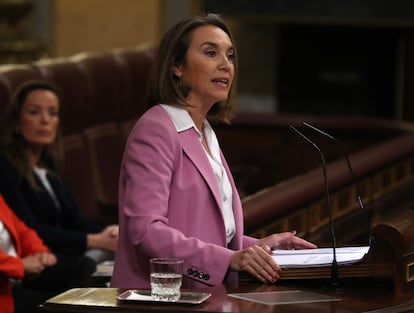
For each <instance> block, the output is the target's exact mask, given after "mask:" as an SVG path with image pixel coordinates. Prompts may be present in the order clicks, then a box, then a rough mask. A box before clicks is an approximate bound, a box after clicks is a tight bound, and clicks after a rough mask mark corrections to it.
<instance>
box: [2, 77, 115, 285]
mask: <svg viewBox="0 0 414 313" xmlns="http://www.w3.org/2000/svg"><path fill="white" fill-rule="evenodd" d="M60 112H61V98H60V93H59V90H58V89H57V88H56V87H55V86H53V85H51V84H48V83H46V82H41V81H31V82H27V83H26V84H23V85H22V86H21V87H20V88H19V89H18V90H17V91H16V94H15V96H14V98H13V99H12V102H11V103H10V105H9V107H8V110H7V112H6V114H5V116H4V118H3V120H2V122H1V123H0V173H1V174H2V175H1V180H0V193H2V194H3V196H4V198H5V200H6V201H7V203H8V204H9V206H10V207H11V209H12V210H13V211H14V212H15V213H16V215H17V216H18V217H20V218H21V219H22V220H23V221H24V222H25V223H26V224H27V225H28V226H29V227H31V228H33V229H34V230H36V231H37V233H38V234H39V236H40V237H41V238H42V239H43V241H44V242H45V244H46V245H47V246H48V247H50V248H51V249H52V251H53V252H54V253H55V254H56V256H57V258H58V260H59V263H61V264H62V267H61V270H62V272H61V273H54V276H53V277H46V276H45V275H42V277H40V278H39V279H34V280H30V281H28V282H26V285H27V286H32V287H36V288H39V287H41V288H42V287H43V288H51V287H53V285H51V282H55V283H56V285H58V284H59V275H61V276H67V275H75V277H76V278H77V279H78V282H77V284H78V285H79V286H82V285H83V286H86V285H88V284H89V283H90V275H91V274H92V273H93V272H94V271H95V269H96V262H101V261H102V260H103V259H102V258H101V259H96V260H92V259H91V257H90V256H91V254H85V252H89V251H90V250H99V251H103V252H106V253H108V254H110V258H112V257H113V252H114V251H115V250H116V247H117V243H118V225H110V226H107V227H103V226H99V225H96V224H95V223H94V222H93V221H91V220H89V219H88V218H87V217H86V216H85V215H84V214H83V213H82V211H81V210H80V208H79V207H78V206H77V204H76V202H75V200H74V198H73V197H72V196H71V194H70V192H69V190H68V188H67V187H66V186H65V184H64V182H63V181H62V179H61V178H60V176H59V175H58V173H57V172H56V170H55V167H54V165H53V156H55V155H56V154H54V153H55V151H56V150H57V144H58V141H59V140H58V138H57V137H58V134H59V118H60ZM64 264H66V267H67V269H65V268H64V266H63V265H64ZM72 269H73V270H74V273H73V274H71V273H72V272H71V271H72ZM82 275H84V277H83V278H82ZM57 287H59V288H64V286H57Z"/></svg>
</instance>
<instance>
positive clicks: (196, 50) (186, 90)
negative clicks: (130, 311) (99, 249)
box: [111, 14, 316, 289]
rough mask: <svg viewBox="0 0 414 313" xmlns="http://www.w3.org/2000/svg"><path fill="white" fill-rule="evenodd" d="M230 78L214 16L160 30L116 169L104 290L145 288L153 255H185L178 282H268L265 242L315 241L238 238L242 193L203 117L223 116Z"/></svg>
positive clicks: (233, 68)
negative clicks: (112, 243) (112, 238)
mask: <svg viewBox="0 0 414 313" xmlns="http://www.w3.org/2000/svg"><path fill="white" fill-rule="evenodd" d="M236 75H237V53H236V49H235V45H234V42H233V39H232V35H231V34H230V32H229V29H228V28H227V26H226V25H225V24H224V22H223V21H222V20H221V18H220V17H219V16H218V15H214V14H209V15H206V16H202V17H195V18H189V19H186V20H183V21H181V22H179V23H178V24H177V25H175V26H174V27H173V28H171V29H170V30H169V31H168V32H167V33H166V34H165V35H164V37H163V39H162V41H161V44H160V46H159V50H158V56H157V60H156V62H155V65H154V68H153V74H152V77H151V80H150V85H149V94H148V99H147V100H148V105H149V106H150V108H149V109H148V110H147V111H146V113H144V114H143V116H141V118H140V119H139V120H138V122H137V123H136V125H135V126H134V128H133V129H132V131H131V133H130V135H129V138H128V142H127V145H126V148H125V152H124V157H123V162H122V165H121V173H120V181H119V229H120V234H119V236H120V237H119V242H118V249H117V252H116V257H115V266H114V273H113V276H112V281H111V286H112V287H120V288H148V287H149V286H150V283H149V277H150V275H149V259H150V258H153V257H170V258H178V259H182V260H184V267H183V271H184V272H183V287H184V288H193V289H197V288H200V287H205V286H208V285H210V286H211V285H219V284H223V283H228V282H234V281H237V279H238V272H241V271H245V272H248V273H250V274H251V275H253V276H254V277H256V278H257V279H258V280H260V281H262V282H263V283H274V282H276V281H277V280H278V279H279V278H280V275H281V269H280V267H279V266H278V265H277V263H276V262H275V261H274V260H273V258H272V256H271V251H270V249H271V248H276V247H277V248H282V249H283V248H286V249H292V248H297V249H303V248H315V247H316V246H315V245H314V244H312V243H310V242H308V241H306V240H304V239H301V238H299V237H296V236H295V234H296V232H295V231H292V232H285V233H280V234H274V235H271V236H268V237H266V238H263V239H256V238H252V237H249V236H245V235H244V234H243V212H242V206H241V201H240V197H239V195H238V192H237V189H236V185H235V183H234V181H233V178H232V175H231V173H230V170H229V166H228V164H227V163H226V160H225V158H224V156H223V154H222V151H221V149H220V146H219V143H218V140H217V137H216V135H215V133H214V131H213V129H212V127H211V126H210V124H209V121H208V120H215V121H220V122H227V123H228V122H230V120H231V117H232V111H233V102H234V98H235V91H236V84H235V77H236Z"/></svg>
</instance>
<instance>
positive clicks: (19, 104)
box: [0, 81, 61, 187]
mask: <svg viewBox="0 0 414 313" xmlns="http://www.w3.org/2000/svg"><path fill="white" fill-rule="evenodd" d="M34 90H48V91H51V92H53V93H54V94H55V95H56V97H57V98H58V101H59V106H60V108H61V93H60V90H59V88H58V87H56V86H54V85H53V84H50V83H48V82H45V81H28V82H26V83H24V84H22V85H21V86H20V87H19V88H18V89H17V90H16V92H15V93H14V94H13V97H12V99H11V102H10V103H9V105H8V106H7V108H6V112H5V115H4V116H3V118H2V121H1V124H0V152H1V153H2V154H3V155H4V157H6V158H7V159H8V160H9V162H10V163H12V164H13V165H14V166H15V168H16V169H17V171H18V172H19V174H20V177H21V178H23V177H25V178H26V179H27V180H28V181H29V183H30V184H31V185H32V186H33V187H36V184H35V180H34V177H33V169H32V168H31V167H30V165H29V161H28V159H27V155H26V151H25V146H26V141H25V139H24V138H23V137H22V136H21V135H20V133H19V132H17V131H16V128H17V126H18V124H19V122H20V118H21V113H22V108H23V105H24V102H25V100H26V98H27V96H28V95H29V93H30V92H32V91H34ZM59 114H61V110H59ZM59 137H60V124H59V125H58V131H57V138H56V140H55V142H54V143H53V144H52V145H50V146H47V147H45V148H44V149H43V151H42V155H41V158H40V165H42V166H44V167H46V168H49V169H50V167H51V164H53V159H54V158H55V157H56V156H57V155H58V154H59V152H60V146H59Z"/></svg>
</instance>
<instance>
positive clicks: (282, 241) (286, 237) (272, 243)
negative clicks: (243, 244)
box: [256, 230, 317, 250]
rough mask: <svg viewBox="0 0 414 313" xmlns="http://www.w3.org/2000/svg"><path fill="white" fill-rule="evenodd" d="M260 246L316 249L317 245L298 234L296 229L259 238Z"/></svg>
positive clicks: (258, 243) (285, 248)
mask: <svg viewBox="0 0 414 313" xmlns="http://www.w3.org/2000/svg"><path fill="white" fill-rule="evenodd" d="M256 244H257V245H259V246H269V247H271V248H272V249H274V248H277V249H284V250H290V249H315V248H317V246H316V245H315V244H313V243H311V242H309V241H306V240H305V239H302V238H299V237H297V236H296V231H295V230H293V231H290V232H284V233H278V234H273V235H270V236H267V237H265V238H262V239H259V240H258V241H257V243H256Z"/></svg>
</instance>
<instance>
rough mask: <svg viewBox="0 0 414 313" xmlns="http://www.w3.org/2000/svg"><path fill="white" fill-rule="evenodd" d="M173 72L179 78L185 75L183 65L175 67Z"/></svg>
mask: <svg viewBox="0 0 414 313" xmlns="http://www.w3.org/2000/svg"><path fill="white" fill-rule="evenodd" d="M172 72H173V74H174V75H175V76H176V77H178V78H181V76H182V75H183V73H182V72H181V65H174V66H173V68H172Z"/></svg>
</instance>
